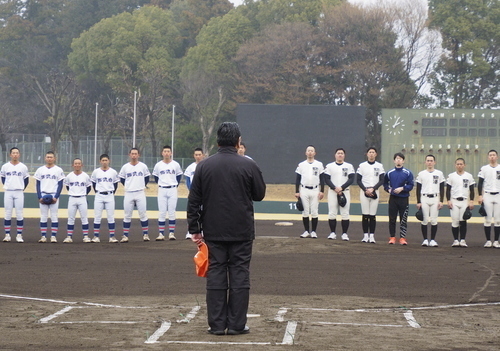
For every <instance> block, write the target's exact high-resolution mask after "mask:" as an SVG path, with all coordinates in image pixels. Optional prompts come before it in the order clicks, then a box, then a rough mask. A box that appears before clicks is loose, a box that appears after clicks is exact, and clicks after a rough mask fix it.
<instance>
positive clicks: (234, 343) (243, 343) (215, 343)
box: [164, 340, 280, 345]
mask: <svg viewBox="0 0 500 351" xmlns="http://www.w3.org/2000/svg"><path fill="white" fill-rule="evenodd" d="M164 343H166V344H196V345H272V344H273V343H270V342H230V341H180V340H179V341H175V340H168V341H164ZM276 345H280V344H278V343H277V344H276Z"/></svg>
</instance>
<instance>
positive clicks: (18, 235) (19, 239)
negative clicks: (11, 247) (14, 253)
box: [16, 234, 24, 243]
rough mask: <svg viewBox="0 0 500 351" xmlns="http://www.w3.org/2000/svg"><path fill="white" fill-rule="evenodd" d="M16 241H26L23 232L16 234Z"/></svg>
mask: <svg viewBox="0 0 500 351" xmlns="http://www.w3.org/2000/svg"><path fill="white" fill-rule="evenodd" d="M16 241H17V242H18V243H24V239H23V236H22V235H21V234H17V236H16Z"/></svg>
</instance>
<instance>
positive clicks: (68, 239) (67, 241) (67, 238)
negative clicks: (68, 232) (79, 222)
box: [63, 236, 73, 244]
mask: <svg viewBox="0 0 500 351" xmlns="http://www.w3.org/2000/svg"><path fill="white" fill-rule="evenodd" d="M72 242H73V239H71V237H70V236H67V237H66V239H64V240H63V243H65V244H69V243H72Z"/></svg>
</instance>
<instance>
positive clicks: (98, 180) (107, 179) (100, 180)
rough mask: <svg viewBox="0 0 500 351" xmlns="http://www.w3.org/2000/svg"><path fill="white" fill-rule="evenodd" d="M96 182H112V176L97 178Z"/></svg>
mask: <svg viewBox="0 0 500 351" xmlns="http://www.w3.org/2000/svg"><path fill="white" fill-rule="evenodd" d="M96 180H97V183H113V178H111V177H110V178H107V177H104V178H97V179H96Z"/></svg>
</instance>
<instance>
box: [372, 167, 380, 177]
mask: <svg viewBox="0 0 500 351" xmlns="http://www.w3.org/2000/svg"><path fill="white" fill-rule="evenodd" d="M373 174H374V175H375V177H378V176H379V174H380V168H378V167H374V168H373Z"/></svg>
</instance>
